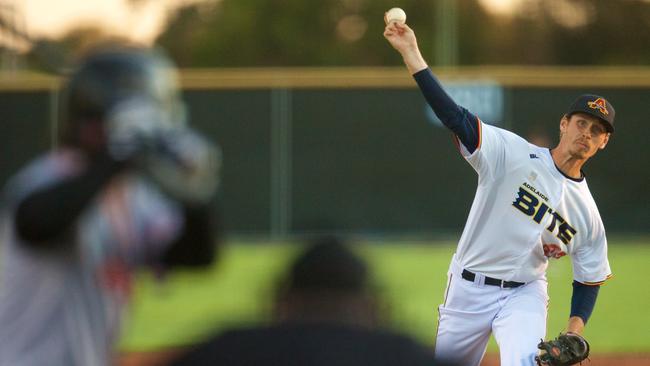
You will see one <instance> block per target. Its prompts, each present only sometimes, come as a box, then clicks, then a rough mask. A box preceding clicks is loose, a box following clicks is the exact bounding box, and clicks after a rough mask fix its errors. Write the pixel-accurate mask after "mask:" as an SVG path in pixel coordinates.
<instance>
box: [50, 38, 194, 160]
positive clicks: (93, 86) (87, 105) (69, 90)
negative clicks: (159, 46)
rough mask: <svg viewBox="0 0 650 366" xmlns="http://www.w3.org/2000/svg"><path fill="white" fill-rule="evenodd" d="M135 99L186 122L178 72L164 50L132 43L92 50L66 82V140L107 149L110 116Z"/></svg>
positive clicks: (63, 130)
mask: <svg viewBox="0 0 650 366" xmlns="http://www.w3.org/2000/svg"><path fill="white" fill-rule="evenodd" d="M133 97H138V98H143V97H144V98H148V99H150V100H151V101H152V102H154V103H155V105H156V106H157V107H159V108H160V110H161V111H162V112H163V113H164V114H165V115H166V116H167V117H168V119H169V121H171V122H172V123H175V124H179V125H182V124H184V123H185V110H184V107H183V104H182V102H181V99H180V96H179V92H178V86H177V78H176V73H175V68H174V67H173V64H172V62H171V61H170V60H169V59H168V58H167V57H166V56H165V55H164V54H163V53H162V52H161V51H160V50H154V49H148V48H142V47H136V46H131V45H110V46H102V47H98V48H96V49H94V50H93V51H91V52H90V53H88V54H87V56H86V57H84V58H83V59H81V62H80V63H79V65H78V66H77V68H76V69H75V70H74V71H73V72H72V74H71V75H70V77H69V78H68V79H67V80H66V82H65V84H64V87H63V91H62V99H61V121H62V127H61V129H60V132H61V135H60V137H61V140H62V142H63V143H64V144H68V145H74V146H79V147H82V148H90V149H92V148H96V147H97V146H96V145H100V146H101V145H103V144H104V143H105V141H104V139H105V131H104V127H105V126H104V123H103V122H104V119H105V118H106V116H107V113H108V112H109V111H110V110H111V109H112V108H113V107H114V106H115V105H116V104H117V103H119V102H121V101H123V100H125V99H127V98H133ZM88 127H90V128H88ZM89 145H90V146H89Z"/></svg>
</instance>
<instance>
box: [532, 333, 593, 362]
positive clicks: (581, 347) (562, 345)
mask: <svg viewBox="0 0 650 366" xmlns="http://www.w3.org/2000/svg"><path fill="white" fill-rule="evenodd" d="M537 348H539V349H540V350H541V351H540V353H539V355H537V356H535V361H537V365H538V366H569V365H574V364H579V363H582V361H583V360H585V359H586V358H587V356H589V343H588V342H587V340H586V339H584V338H583V337H582V336H580V335H579V334H576V333H566V334H560V335H559V336H558V337H557V338H555V339H552V340H549V341H544V340H543V339H542V340H541V342H539V344H538V345H537Z"/></svg>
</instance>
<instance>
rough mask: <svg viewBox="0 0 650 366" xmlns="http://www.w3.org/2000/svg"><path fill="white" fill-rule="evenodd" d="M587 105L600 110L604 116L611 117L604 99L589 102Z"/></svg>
mask: <svg viewBox="0 0 650 366" xmlns="http://www.w3.org/2000/svg"><path fill="white" fill-rule="evenodd" d="M587 105H588V106H589V108H591V109H598V111H599V112H600V113H602V114H604V115H606V116H607V115H609V111H608V110H607V102H606V101H605V99H603V98H598V99H596V100H594V101H591V102H587Z"/></svg>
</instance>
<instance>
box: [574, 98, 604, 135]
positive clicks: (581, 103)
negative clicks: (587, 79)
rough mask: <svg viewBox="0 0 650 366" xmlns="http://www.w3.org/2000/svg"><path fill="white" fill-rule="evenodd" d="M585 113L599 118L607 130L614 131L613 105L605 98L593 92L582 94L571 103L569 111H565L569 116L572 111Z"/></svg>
mask: <svg viewBox="0 0 650 366" xmlns="http://www.w3.org/2000/svg"><path fill="white" fill-rule="evenodd" d="M578 112H580V113H586V114H589V115H592V116H594V117H596V118H600V120H601V121H603V122H604V123H605V127H606V128H607V132H609V133H612V132H614V115H615V114H616V112H615V111H614V107H613V106H612V104H611V103H610V102H609V101H607V99H605V98H603V97H601V96H599V95H594V94H583V95H581V96H579V97H578V99H576V100H575V102H573V104H571V107H570V108H569V111H568V112H567V113H566V114H567V116H570V115H572V114H574V113H578Z"/></svg>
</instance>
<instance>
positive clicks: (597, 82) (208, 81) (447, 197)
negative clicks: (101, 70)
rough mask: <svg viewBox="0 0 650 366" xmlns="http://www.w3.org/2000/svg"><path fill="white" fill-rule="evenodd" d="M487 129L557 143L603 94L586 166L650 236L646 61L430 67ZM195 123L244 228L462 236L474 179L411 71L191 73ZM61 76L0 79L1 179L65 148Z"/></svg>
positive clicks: (622, 217) (609, 214)
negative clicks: (612, 115)
mask: <svg viewBox="0 0 650 366" xmlns="http://www.w3.org/2000/svg"><path fill="white" fill-rule="evenodd" d="M434 71H435V72H436V74H438V75H439V76H440V78H441V80H442V81H443V84H445V86H446V87H448V88H449V90H450V92H451V93H452V95H453V96H454V97H455V98H456V99H457V100H458V101H459V103H460V104H463V105H465V106H467V107H468V108H469V109H470V110H472V111H474V112H475V113H477V114H478V115H479V116H480V117H482V118H483V119H484V120H486V121H487V122H489V123H493V124H497V125H499V126H502V127H504V128H507V129H510V130H512V131H514V132H516V133H518V134H520V135H521V136H523V137H525V138H527V139H529V140H532V141H534V142H536V143H538V144H539V145H543V146H553V144H554V143H555V142H556V139H557V132H558V123H559V119H560V118H561V116H562V114H563V112H564V111H565V109H566V108H567V107H568V106H569V104H570V103H571V102H572V100H573V99H574V98H575V97H576V96H577V95H578V94H582V93H587V92H589V93H595V94H600V95H603V96H606V97H607V98H608V99H609V100H610V101H611V102H612V103H613V105H614V106H615V108H616V126H617V131H616V133H615V135H614V136H613V138H612V140H611V142H610V144H609V146H608V147H607V149H606V150H605V151H604V152H601V153H599V154H598V155H597V156H596V157H595V158H594V159H593V161H590V162H589V163H588V164H587V166H586V167H585V172H586V174H587V179H588V181H589V185H590V188H591V190H592V193H593V195H594V197H595V198H596V201H597V202H598V204H599V209H600V211H601V215H602V217H603V220H604V221H605V225H606V226H607V228H608V230H609V232H612V233H628V234H629V233H640V234H648V233H650V225H648V221H649V219H650V215H649V214H648V213H647V207H650V199H648V196H646V195H645V194H644V192H645V190H646V188H647V186H648V184H647V183H648V182H649V181H650V173H649V172H648V171H647V169H644V168H645V167H646V166H647V162H646V160H647V159H648V158H650V144H648V142H647V141H648V138H647V133H646V131H648V124H649V123H648V120H647V119H648V116H647V108H648V106H650V68H648V67H634V68H622V67H606V68H593V67H589V68H583V67H571V68H566V67H565V68H553V67H500V66H485V67H457V68H441V69H435V70H434ZM181 84H182V86H183V89H184V91H185V94H184V98H185V101H186V103H187V106H188V110H189V112H190V121H191V124H192V125H194V126H195V127H196V128H197V129H199V130H200V131H202V132H204V133H205V134H207V135H208V136H209V137H211V138H213V139H214V140H215V141H217V142H218V143H219V144H220V145H221V147H222V149H223V152H224V167H223V171H222V184H221V188H220V199H219V201H220V203H219V204H220V206H221V210H222V211H223V212H224V214H223V216H224V221H225V226H226V228H227V229H228V230H229V231H230V232H232V233H236V234H254V235H261V236H269V237H275V238H282V237H286V236H288V235H292V234H300V233H305V232H314V231H319V232H322V231H337V232H345V233H358V234H380V235H386V234H391V235H437V234H441V233H444V234H448V233H458V232H459V231H460V230H461V229H462V225H463V223H464V221H465V217H466V215H467V212H468V211H469V207H470V204H471V201H472V197H473V193H474V189H475V185H476V175H475V173H474V171H473V170H472V169H471V168H470V167H469V165H467V164H466V163H465V162H464V161H463V160H462V158H460V156H459V155H458V153H457V152H456V148H455V147H454V145H453V143H452V141H451V138H450V135H449V133H448V132H447V131H445V130H443V129H442V128H441V127H440V126H439V124H438V123H437V122H436V120H435V117H434V116H433V115H432V114H431V112H430V110H429V109H428V107H427V105H426V103H425V101H424V99H423V98H422V97H421V95H420V93H419V91H418V89H417V87H416V85H415V83H414V82H413V80H412V78H410V76H409V75H408V74H407V72H406V70H405V69H404V68H297V69H296V68H294V69H279V68H272V69H219V70H183V71H182V72H181ZM59 85H60V79H58V78H56V77H51V76H45V75H40V74H30V73H25V74H23V73H15V74H0V108H1V110H2V111H3V113H2V115H1V117H0V121H1V123H2V126H3V131H4V133H3V134H2V135H1V137H0V138H1V139H2V141H1V143H0V159H2V160H1V162H2V164H1V165H0V181H2V182H5V181H6V179H7V178H8V177H9V175H10V174H11V173H13V172H15V171H16V169H18V168H19V167H20V166H21V165H23V164H24V163H25V162H26V161H28V160H29V159H31V158H33V157H34V156H36V155H37V154H38V153H40V152H43V151H45V150H47V149H48V148H51V147H52V146H56V144H57V136H58V129H59V117H58V103H59Z"/></svg>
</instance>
